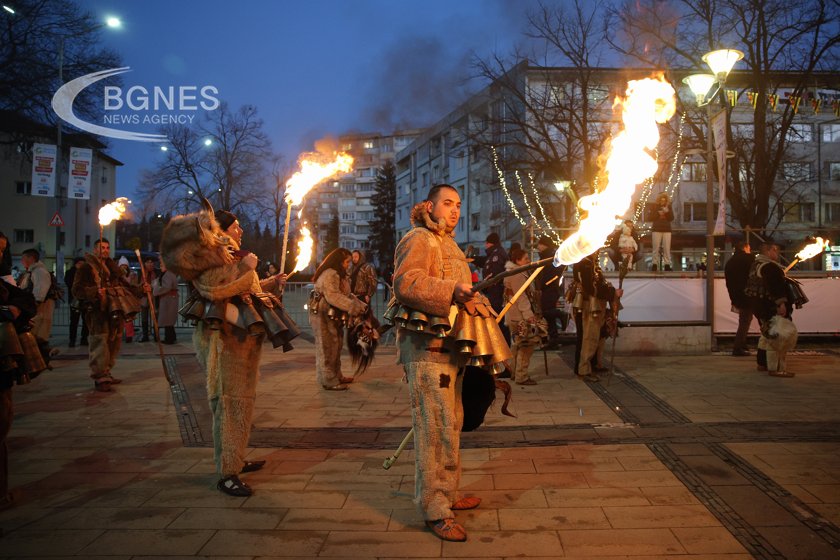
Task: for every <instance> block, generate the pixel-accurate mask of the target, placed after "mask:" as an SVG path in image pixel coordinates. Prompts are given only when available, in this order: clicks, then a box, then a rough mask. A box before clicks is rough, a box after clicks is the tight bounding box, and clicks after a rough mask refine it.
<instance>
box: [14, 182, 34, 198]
mask: <svg viewBox="0 0 840 560" xmlns="http://www.w3.org/2000/svg"><path fill="white" fill-rule="evenodd" d="M15 192H17V194H25V195H31V194H32V183H31V182H30V181H18V182H16V183H15Z"/></svg>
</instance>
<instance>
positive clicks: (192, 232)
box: [160, 200, 233, 282]
mask: <svg viewBox="0 0 840 560" xmlns="http://www.w3.org/2000/svg"><path fill="white" fill-rule="evenodd" d="M220 213H221V212H220ZM228 213H229V212H228ZM232 215H233V214H231V216H232ZM230 223H233V222H232V221H231V222H230ZM231 243H232V240H231V239H230V237H228V236H227V235H225V232H224V231H222V228H221V227H220V226H219V222H218V221H216V218H215V216H214V213H213V207H212V206H210V203H209V202H208V201H207V200H205V201H204V209H203V210H201V211H200V212H196V213H194V214H186V215H184V216H175V217H174V218H172V219H171V220H170V221H169V223H168V224H167V225H166V227H165V228H164V230H163V236H162V238H161V240H160V256H161V257H162V258H163V263H164V264H165V265H166V268H167V269H169V270H170V271H171V272H173V273H175V274H177V275H178V276H180V277H181V278H183V279H184V280H186V281H187V282H190V281H192V280H195V279H196V278H198V277H199V276H200V275H201V273H202V272H204V271H205V270H209V269H211V268H215V267H218V266H223V265H226V264H229V263H231V262H233V255H231V254H230V252H229V251H228V245H230V244H231Z"/></svg>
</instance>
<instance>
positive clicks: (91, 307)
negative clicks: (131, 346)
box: [73, 239, 152, 392]
mask: <svg viewBox="0 0 840 560" xmlns="http://www.w3.org/2000/svg"><path fill="white" fill-rule="evenodd" d="M110 255H111V244H110V243H109V242H108V240H107V239H99V240H97V241H96V243H94V245H93V253H88V254H87V255H85V257H84V258H85V262H84V263H83V264H82V266H81V267H80V268H79V269H78V270H77V271H76V278H75V280H74V281H73V297H75V298H76V299H78V300H79V302H80V303H79V304H80V306H81V309H82V313H83V314H84V320H85V324H87V327H88V348H89V357H88V363H89V364H90V370H91V374H90V376H91V378H93V383H94V387H95V388H96V390H97V391H103V392H109V391H111V390H112V388H111V387H112V385H116V384H118V383H121V382H122V380H121V379H118V378H116V377H114V376H113V375H112V374H111V370H112V369H113V367H114V363H115V362H116V361H117V356H118V355H119V353H120V346H121V344H122V334H123V328H124V326H125V321H126V320H127V319H130V318H132V317H134V315H136V314H137V313H139V312H140V300H139V298H140V297H145V293H144V292H149V291H151V289H152V288H151V286H150V285H149V284H142V285H140V286H132V285H131V284H129V282H128V278H127V277H126V276H125V275H124V274H123V273H122V271H121V270H120V267H119V266H117V263H116V262H114V260H113V259H112V258H111V257H110Z"/></svg>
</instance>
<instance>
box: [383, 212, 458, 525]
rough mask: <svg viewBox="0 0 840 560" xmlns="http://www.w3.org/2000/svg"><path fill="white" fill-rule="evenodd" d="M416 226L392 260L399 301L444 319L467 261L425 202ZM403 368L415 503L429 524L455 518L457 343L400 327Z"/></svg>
mask: <svg viewBox="0 0 840 560" xmlns="http://www.w3.org/2000/svg"><path fill="white" fill-rule="evenodd" d="M411 218H412V223H413V225H414V229H412V230H411V231H409V232H408V233H407V234H406V235H405V236H404V237H403V238H402V239H401V240H400V242H399V244H398V245H397V249H396V254H395V262H394V295H395V297H396V299H397V301H398V302H399V303H400V304H402V305H405V306H406V307H410V308H412V309H417V310H419V311H422V312H424V313H427V314H429V315H435V316H440V317H446V316H448V315H449V311H450V306H451V304H452V295H453V292H454V289H455V284H456V283H459V282H467V283H470V282H471V274H470V269H469V265H468V264H467V259H466V256H464V253H463V251H461V249H460V248H459V247H458V245H457V244H456V243H455V240H454V239H453V235H452V232H451V231H447V229H446V223H445V222H444V221H441V222H440V223H436V222H434V221H433V220H432V219H431V217H430V216H429V213H428V212H427V211H426V209H425V206H424V205H423V204H420V205H417V206H416V207H415V208H414V210H413V211H412V215H411ZM397 340H398V346H399V358H398V359H399V363H401V364H403V367H404V368H405V372H406V377H407V379H408V392H409V399H410V402H411V420H412V425H413V427H414V448H415V461H414V482H415V494H414V501H415V503H416V504H417V506H418V509H419V510H420V512H421V514H422V515H423V517H424V518H425V519H427V520H437V519H448V518H452V517H454V514H453V513H452V509H451V506H452V504H453V503H454V502H455V501H456V500H457V499H458V496H457V494H458V486H459V484H460V478H461V453H460V443H461V427H462V424H463V419H464V412H463V406H462V404H461V378H460V377H459V376H458V370H459V369H460V366H461V365H462V364H460V363H459V354H458V353H457V352H454V350H455V348H454V344H453V343H452V339H451V338H449V337H447V338H438V337H434V336H430V335H429V334H427V333H423V332H417V331H413V330H410V329H405V328H400V329H399V330H398V332H397Z"/></svg>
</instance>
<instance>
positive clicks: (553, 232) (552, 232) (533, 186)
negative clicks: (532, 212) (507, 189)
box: [528, 173, 563, 245]
mask: <svg viewBox="0 0 840 560" xmlns="http://www.w3.org/2000/svg"><path fill="white" fill-rule="evenodd" d="M528 180H529V181H531V190H532V191H534V200H536V201H537V206H539V207H540V214H542V217H543V220H545V224H546V225H547V226H548V229H549V230H550V235H551V236H552V237H553V238H554V240H555V241H556V242H557V244H558V245H560V243H562V241H563V238H561V237H560V235H559V234H558V233H557V229H556V228H555V227H554V224H552V223H551V220H549V219H548V216H547V215H546V213H545V208H543V205H542V201H541V200H540V195H539V194H538V193H537V184H536V183H535V182H534V177H533V175H531V174H530V173H528Z"/></svg>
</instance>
